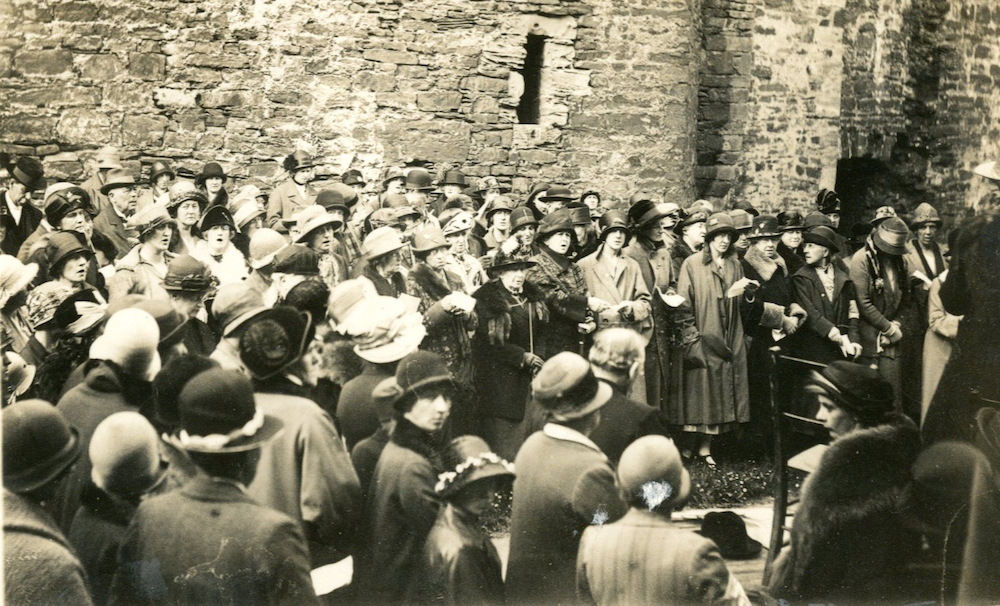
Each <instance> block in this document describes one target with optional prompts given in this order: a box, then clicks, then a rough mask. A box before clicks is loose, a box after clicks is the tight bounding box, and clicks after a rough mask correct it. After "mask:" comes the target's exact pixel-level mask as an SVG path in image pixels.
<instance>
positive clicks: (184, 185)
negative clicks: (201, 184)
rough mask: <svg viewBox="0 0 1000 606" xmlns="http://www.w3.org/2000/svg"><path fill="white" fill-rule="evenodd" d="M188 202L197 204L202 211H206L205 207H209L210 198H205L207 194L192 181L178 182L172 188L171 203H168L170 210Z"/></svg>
mask: <svg viewBox="0 0 1000 606" xmlns="http://www.w3.org/2000/svg"><path fill="white" fill-rule="evenodd" d="M188 200H194V201H195V202H197V203H198V208H199V209H200V210H205V207H206V206H208V198H207V197H206V196H205V192H203V191H201V190H200V189H198V188H197V187H196V186H195V184H194V183H192V182H190V181H177V182H176V183H174V184H173V185H171V186H170V201H169V202H167V208H168V209H176V208H177V207H178V206H180V205H181V204H183V203H185V202H187V201H188ZM175 212H176V211H175Z"/></svg>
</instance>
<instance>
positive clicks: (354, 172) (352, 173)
mask: <svg viewBox="0 0 1000 606" xmlns="http://www.w3.org/2000/svg"><path fill="white" fill-rule="evenodd" d="M340 180H341V182H343V184H344V185H350V186H354V185H360V186H361V187H364V186H365V185H368V184H367V183H365V180H364V177H362V176H361V171H360V170H358V169H356V168H352V169H350V170H349V171H347V172H345V173H344V174H343V175H341V176H340Z"/></svg>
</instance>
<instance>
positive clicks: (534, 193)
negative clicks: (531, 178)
mask: <svg viewBox="0 0 1000 606" xmlns="http://www.w3.org/2000/svg"><path fill="white" fill-rule="evenodd" d="M550 187H552V184H551V183H549V182H547V181H538V182H537V183H535V184H533V185H532V186H531V189H530V190H528V197H527V198H525V200H524V203H525V204H531V203H532V202H533V201H534V200H535V198H537V197H538V196H540V195H542V194H544V193H545V192H547V191H548V190H549V188H550Z"/></svg>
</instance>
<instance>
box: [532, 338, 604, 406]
mask: <svg viewBox="0 0 1000 606" xmlns="http://www.w3.org/2000/svg"><path fill="white" fill-rule="evenodd" d="M531 392H532V396H533V397H534V399H535V401H536V402H538V403H539V404H540V405H541V406H542V408H544V409H545V410H546V411H547V412H548V414H549V415H551V416H552V418H553V419H555V420H557V421H571V420H573V419H579V418H581V417H585V416H587V415H589V414H590V413H592V412H594V411H595V410H598V409H599V408H601V407H602V406H604V405H605V404H607V403H608V400H609V399H611V393H612V392H611V386H610V385H608V384H607V383H605V382H603V381H598V380H597V377H595V376H594V371H593V369H592V368H591V366H590V362H588V361H587V360H585V359H583V357H581V356H579V355H578V354H575V353H573V352H571V351H564V352H561V353H557V354H556V355H554V356H552V357H551V358H549V359H548V360H547V361H546V362H545V364H544V365H543V366H542V369H541V370H540V371H539V372H538V374H537V375H536V376H535V378H534V379H533V380H532V381H531Z"/></svg>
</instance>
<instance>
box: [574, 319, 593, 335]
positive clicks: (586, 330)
mask: <svg viewBox="0 0 1000 606" xmlns="http://www.w3.org/2000/svg"><path fill="white" fill-rule="evenodd" d="M577 327H578V328H579V330H580V334H584V335H589V334H590V333H592V332H594V331H595V330H597V322H594V321H593V320H587V321H586V322H580V323H579V324H577Z"/></svg>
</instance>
